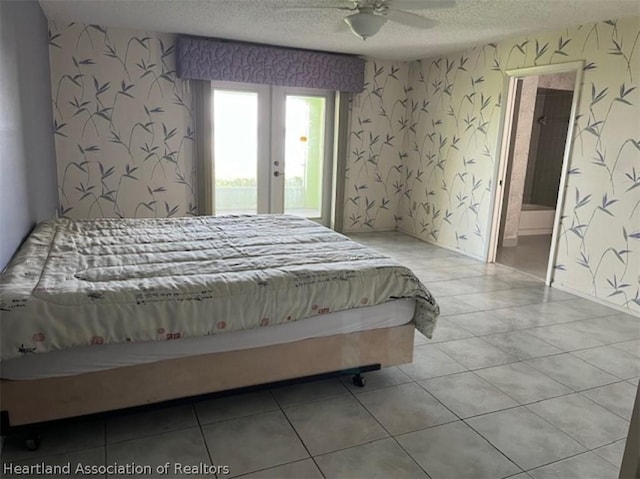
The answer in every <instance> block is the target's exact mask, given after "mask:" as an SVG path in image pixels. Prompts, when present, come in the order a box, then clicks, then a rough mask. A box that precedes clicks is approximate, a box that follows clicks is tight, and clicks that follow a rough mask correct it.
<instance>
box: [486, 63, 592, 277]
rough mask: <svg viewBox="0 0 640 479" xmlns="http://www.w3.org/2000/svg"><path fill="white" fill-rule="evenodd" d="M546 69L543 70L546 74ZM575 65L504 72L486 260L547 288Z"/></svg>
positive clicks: (572, 103) (565, 159)
mask: <svg viewBox="0 0 640 479" xmlns="http://www.w3.org/2000/svg"><path fill="white" fill-rule="evenodd" d="M545 70H546V71H545ZM579 72H580V69H579V68H577V65H574V64H570V65H565V66H564V69H563V66H558V65H554V66H549V67H536V68H532V69H526V70H521V71H512V72H507V74H508V75H509V77H510V82H509V92H508V93H509V94H508V97H507V98H508V103H507V112H506V115H507V116H506V118H505V127H504V133H503V151H502V158H501V165H500V169H499V176H498V185H499V186H501V187H502V188H499V192H498V199H499V201H498V200H497V201H496V207H495V211H494V228H493V233H494V234H493V235H492V240H493V241H492V243H493V244H492V248H491V250H490V252H489V253H490V254H489V261H491V262H497V263H500V264H504V265H506V266H509V267H512V268H514V269H517V270H520V271H523V272H525V273H528V274H531V275H533V276H536V277H538V278H540V279H541V280H544V281H545V282H546V283H547V284H550V283H551V280H552V273H553V271H552V270H553V268H552V265H553V259H554V257H555V243H556V242H555V240H554V232H555V230H556V229H557V224H558V223H559V216H560V215H559V211H560V206H561V204H562V201H563V195H562V193H563V191H564V187H563V185H564V176H565V175H566V170H567V163H568V157H569V149H570V143H571V142H570V141H567V138H568V137H569V138H570V132H571V129H572V127H573V116H574V115H573V113H572V112H573V111H575V104H576V102H577V100H576V99H575V97H576V87H577V85H579V83H578V78H577V77H578V74H579Z"/></svg>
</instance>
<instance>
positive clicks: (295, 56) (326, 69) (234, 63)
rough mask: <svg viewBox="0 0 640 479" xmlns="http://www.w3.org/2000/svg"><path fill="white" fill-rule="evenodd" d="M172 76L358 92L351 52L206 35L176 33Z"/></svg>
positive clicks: (358, 71)
mask: <svg viewBox="0 0 640 479" xmlns="http://www.w3.org/2000/svg"><path fill="white" fill-rule="evenodd" d="M177 73H178V77H180V78H185V79H193V80H220V81H232V82H242V83H262V84H268V85H276V86H294V87H306V88H320V89H326V90H340V91H354V92H360V91H362V90H363V86H364V60H363V59H361V58H358V57H355V56H350V55H340V54H334V53H324V52H314V51H310V50H298V49H294V48H284V47H274V46H269V45H257V44H252V43H242V42H234V41H228V40H217V39H210V38H197V37H183V36H181V37H179V38H178V44H177Z"/></svg>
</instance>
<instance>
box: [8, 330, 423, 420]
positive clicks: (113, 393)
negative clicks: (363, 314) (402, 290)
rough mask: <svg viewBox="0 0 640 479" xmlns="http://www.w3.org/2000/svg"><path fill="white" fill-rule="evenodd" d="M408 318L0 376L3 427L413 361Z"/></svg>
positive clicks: (412, 337) (411, 336)
mask: <svg viewBox="0 0 640 479" xmlns="http://www.w3.org/2000/svg"><path fill="white" fill-rule="evenodd" d="M413 339H414V325H413V323H409V324H405V325H403V326H395V327H390V328H381V329H374V330H369V331H361V332H356V333H349V334H339V335H333V336H326V337H319V338H312V339H305V340H301V341H295V342H290V343H284V344H278V345H273V346H264V347H258V348H251V349H244V350H239V351H229V352H220V353H211V354H204V355H199V356H191V357H184V358H178V359H170V360H164V361H158V362H154V363H148V364H142V365H136V366H126V367H121V368H116V369H108V370H105V371H98V372H92V373H84V374H78V375H74V376H61V377H57V378H46V379H34V380H24V381H5V380H3V381H0V410H1V411H2V415H3V416H4V419H5V422H8V424H7V426H11V427H14V426H22V425H29V424H35V423H40V422H45V421H52V420H56V419H63V418H68V417H75V416H83V415H87V414H94V413H100V412H106V411H112V410H116V409H122V408H128V407H133V406H141V405H145V404H153V403H158V402H162V401H168V400H172V399H178V398H185V397H190V396H197V395H201V394H207V393H213V392H219V391H225V390H230V389H236V388H242V387H248V386H254V385H259V384H267V383H272V382H276V381H283V380H288V379H294V378H301V377H305V376H312V375H316V374H322V373H329V372H335V371H341V370H345V369H353V368H358V367H362V366H370V365H380V367H387V366H395V365H399V364H406V363H410V362H411V361H412V358H413Z"/></svg>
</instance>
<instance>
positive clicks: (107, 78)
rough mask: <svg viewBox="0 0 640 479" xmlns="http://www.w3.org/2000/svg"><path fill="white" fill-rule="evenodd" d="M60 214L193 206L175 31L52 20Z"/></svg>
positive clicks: (166, 212) (189, 128)
mask: <svg viewBox="0 0 640 479" xmlns="http://www.w3.org/2000/svg"><path fill="white" fill-rule="evenodd" d="M49 30H50V31H49V52H50V63H51V91H52V99H53V113H54V132H55V144H56V156H57V165H58V191H59V196H60V215H61V216H67V217H71V218H96V217H165V216H183V215H187V214H194V213H195V212H196V202H195V201H196V200H195V194H194V188H195V181H194V178H195V176H194V174H195V172H194V168H195V162H194V153H193V150H194V138H193V132H194V122H193V114H192V112H193V109H192V94H191V91H190V89H189V83H188V82H184V81H181V80H180V79H176V75H175V67H174V63H175V59H174V37H173V36H172V35H165V34H146V33H142V32H129V31H125V30H119V29H112V28H106V27H100V26H95V25H83V24H78V23H75V24H74V23H72V24H70V25H59V24H56V23H55V22H50V23H49Z"/></svg>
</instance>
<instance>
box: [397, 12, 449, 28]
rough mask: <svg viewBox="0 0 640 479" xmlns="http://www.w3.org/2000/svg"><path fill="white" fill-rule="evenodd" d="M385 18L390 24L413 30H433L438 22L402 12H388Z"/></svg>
mask: <svg viewBox="0 0 640 479" xmlns="http://www.w3.org/2000/svg"><path fill="white" fill-rule="evenodd" d="M385 16H386V17H387V18H388V19H389V20H391V21H392V22H396V23H400V24H401V25H407V26H408V27H414V28H433V27H435V26H436V25H437V24H438V22H436V21H435V20H432V19H430V18H426V17H423V16H421V15H416V14H415V13H409V12H403V11H402V10H389V11H388V12H387V13H386V15H385Z"/></svg>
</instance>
